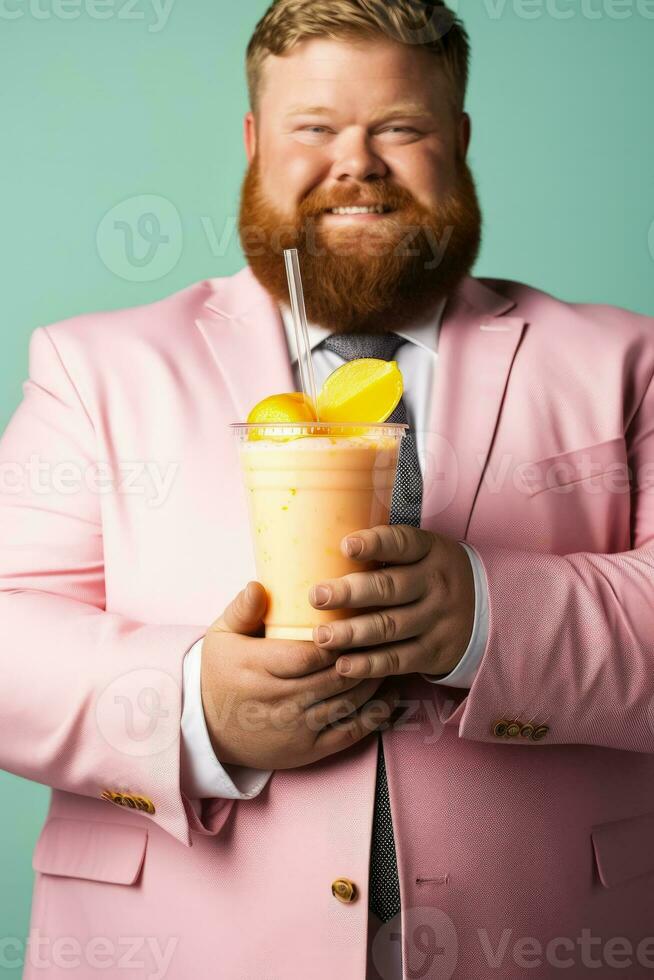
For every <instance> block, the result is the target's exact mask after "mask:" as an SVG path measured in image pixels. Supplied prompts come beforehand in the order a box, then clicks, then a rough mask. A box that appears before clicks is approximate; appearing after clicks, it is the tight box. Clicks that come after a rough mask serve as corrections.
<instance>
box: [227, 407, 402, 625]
mask: <svg viewBox="0 0 654 980" xmlns="http://www.w3.org/2000/svg"><path fill="white" fill-rule="evenodd" d="M230 428H231V429H232V430H233V432H234V434H235V436H236V439H237V441H238V451H239V458H240V462H241V468H242V473H243V479H244V484H245V491H246V495H247V501H248V510H249V515H250V527H251V532H252V541H253V546H254V558H255V565H256V569H257V579H258V581H260V582H261V584H262V585H263V586H264V587H265V589H266V591H267V593H268V608H267V612H266V616H265V626H266V636H267V637H272V638H278V639H289V640H312V639H313V628H314V627H315V626H319V625H320V624H321V623H327V622H330V621H332V620H336V619H344V618H348V617H350V616H354V615H357V614H360V613H361V612H362V611H363V610H357V611H354V610H352V609H332V610H326V611H323V610H318V609H315V608H314V607H313V606H312V605H311V603H310V602H309V590H310V588H311V586H312V585H317V584H318V583H319V582H322V581H325V580H326V579H331V578H339V577H340V576H342V575H347V574H348V573H349V572H356V571H365V570H368V569H373V568H377V567H379V563H378V562H358V561H355V560H354V559H351V558H347V557H346V556H345V555H344V554H343V553H342V551H341V548H340V544H341V540H342V539H343V538H344V537H345V536H346V535H347V534H351V533H352V532H355V531H361V530H363V529H365V528H369V527H375V526H377V525H379V524H388V523H389V517H390V510H391V500H392V495H393V486H394V484H395V478H396V475H397V463H398V457H399V451H400V443H401V440H402V438H403V436H404V435H405V433H406V431H407V428H408V426H406V425H397V424H392V423H382V424H379V425H365V424H362V423H360V422H338V423H335V422H306V423H305V422H302V423H299V422H298V423H288V424H271V423H268V424H265V425H264V424H262V425H241V424H234V425H231V426H230Z"/></svg>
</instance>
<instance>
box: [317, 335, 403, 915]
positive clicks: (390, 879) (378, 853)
mask: <svg viewBox="0 0 654 980" xmlns="http://www.w3.org/2000/svg"><path fill="white" fill-rule="evenodd" d="M406 343H407V341H406V340H405V339H404V338H403V337H400V336H399V335H398V334H396V333H387V334H380V335H376V334H375V335H371V336H368V335H365V334H358V333H349V334H332V335H331V336H329V337H327V339H326V340H324V341H323V342H322V343H321V344H320V345H319V346H320V347H322V348H324V349H325V350H330V351H333V352H334V353H335V354H338V355H339V357H342V358H343V359H344V360H346V361H352V360H354V359H355V358H362V357H377V358H379V359H380V360H384V361H390V360H392V359H393V358H394V357H395V354H396V353H397V351H398V350H399V348H400V347H401V346H402V345H403V344H406ZM352 421H353V422H356V421H357V420H356V419H352ZM387 421H388V422H399V423H405V424H408V421H409V418H408V415H407V410H406V405H405V403H404V399H401V401H400V403H399V405H398V406H397V408H396V409H395V411H394V412H393V414H392V415H391V416H390V417H389V418H388V419H387ZM421 513H422V474H421V472H420V462H419V459H418V451H417V448H416V439H415V433H414V432H412V431H411V430H409V431H408V432H407V434H406V435H405V437H404V439H402V442H401V444H400V458H399V461H398V469H397V479H396V480H395V485H394V487H393V499H392V503H391V517H390V523H391V524H410V525H411V526H412V527H420V517H421ZM378 738H379V753H378V756H377V781H376V784H375V809H374V815H373V824H372V842H371V854H370V889H369V902H368V906H369V908H370V911H371V912H374V913H375V915H376V916H378V917H379V919H381V921H382V922H388V921H389V919H392V918H393V916H395V915H397V913H398V912H399V911H400V907H401V906H400V882H399V878H398V874H397V858H396V855H395V838H394V836H393V819H392V816H391V805H390V800H389V796H388V782H387V780H386V766H385V763H384V748H383V742H382V738H381V734H379V735H378Z"/></svg>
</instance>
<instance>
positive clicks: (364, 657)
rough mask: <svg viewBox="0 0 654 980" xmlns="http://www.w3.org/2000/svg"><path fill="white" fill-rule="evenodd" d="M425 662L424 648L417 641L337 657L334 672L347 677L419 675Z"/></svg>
mask: <svg viewBox="0 0 654 980" xmlns="http://www.w3.org/2000/svg"><path fill="white" fill-rule="evenodd" d="M424 662H425V650H424V647H423V646H422V645H421V644H420V643H419V642H418V641H417V640H409V641H407V642H406V643H396V644H392V645H391V646H388V647H384V648H383V649H381V650H366V651H363V652H359V651H354V650H353V651H352V652H351V653H347V654H345V656H342V657H339V658H338V660H337V661H336V670H337V671H339V673H343V674H345V675H346V676H347V677H356V678H357V680H359V679H362V678H364V677H391V676H393V675H395V674H414V673H419V671H420V670H421V664H424Z"/></svg>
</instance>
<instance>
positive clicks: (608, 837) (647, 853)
mask: <svg viewBox="0 0 654 980" xmlns="http://www.w3.org/2000/svg"><path fill="white" fill-rule="evenodd" d="M591 838H592V841H593V850H594V853H595V861H596V864H597V870H598V871H599V876H600V881H601V882H602V884H603V885H604V887H605V888H613V886H614V885H619V884H621V882H623V881H627V879H628V878H636V877H639V876H640V875H646V874H650V873H651V872H654V847H652V843H653V842H654V813H645V814H643V815H642V816H639V817H628V818H627V819H626V820H613V821H611V823H604V824H600V825H599V826H597V827H594V828H593V830H592V832H591Z"/></svg>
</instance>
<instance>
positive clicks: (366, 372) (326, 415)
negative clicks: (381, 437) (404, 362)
mask: <svg viewBox="0 0 654 980" xmlns="http://www.w3.org/2000/svg"><path fill="white" fill-rule="evenodd" d="M403 391H404V383H403V380H402V372H401V371H400V369H399V367H398V366H397V361H382V360H379V359H377V358H376V357H362V358H357V359H356V360H354V361H348V362H347V363H346V364H343V365H342V366H341V367H339V368H337V370H336V371H334V372H333V373H332V374H330V375H329V377H328V378H327V380H326V381H325V383H324V385H323V386H322V390H321V391H320V394H319V395H318V414H319V416H320V421H321V422H366V423H368V424H373V425H374V424H378V423H380V422H385V421H386V419H387V418H388V417H389V416H390V415H392V414H393V412H394V411H395V409H396V408H397V406H398V404H399V402H400V399H401V398H402V394H403Z"/></svg>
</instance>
